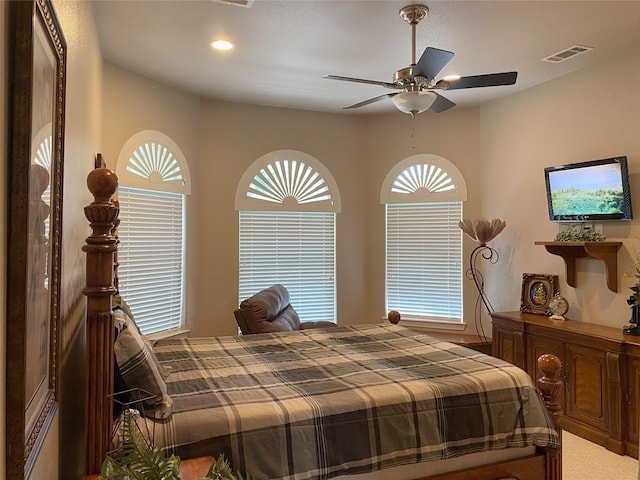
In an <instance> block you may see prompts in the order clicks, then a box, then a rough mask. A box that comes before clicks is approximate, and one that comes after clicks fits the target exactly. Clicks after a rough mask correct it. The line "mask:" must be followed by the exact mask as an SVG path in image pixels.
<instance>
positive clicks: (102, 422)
mask: <svg viewBox="0 0 640 480" xmlns="http://www.w3.org/2000/svg"><path fill="white" fill-rule="evenodd" d="M87 186H88V187H89V190H90V191H91V193H92V194H93V196H94V201H93V202H92V203H91V204H90V205H88V206H86V207H85V209H84V213H85V216H86V217H87V219H88V220H89V222H90V225H91V229H92V232H91V235H89V237H87V239H86V245H84V246H83V247H82V250H83V251H84V252H86V254H87V268H86V271H87V274H86V287H85V288H84V290H83V291H82V293H84V294H85V295H86V296H87V323H86V390H87V391H86V395H87V396H86V398H87V402H86V404H85V405H86V414H85V415H86V417H85V418H86V465H85V471H86V473H97V472H99V471H100V466H101V465H102V462H103V460H104V457H105V454H106V453H107V452H108V451H109V450H111V428H112V425H113V419H112V415H113V410H112V401H111V398H110V397H109V395H110V394H111V393H113V313H112V311H111V298H112V296H113V294H114V293H115V292H116V288H115V286H114V282H113V278H114V264H113V261H114V254H115V252H116V249H117V243H116V238H115V237H114V236H113V229H114V228H115V225H116V221H117V218H118V211H119V209H118V207H117V205H115V204H114V203H113V202H112V201H111V196H112V195H113V194H114V193H115V191H116V189H117V188H118V177H116V175H115V173H113V172H112V171H111V170H108V169H106V168H97V169H95V170H93V171H92V172H91V173H90V174H89V176H88V177H87Z"/></svg>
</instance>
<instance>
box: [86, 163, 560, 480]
mask: <svg viewBox="0 0 640 480" xmlns="http://www.w3.org/2000/svg"><path fill="white" fill-rule="evenodd" d="M87 186H88V188H89V191H90V192H91V193H92V195H93V197H94V201H93V202H92V203H91V204H90V205H88V206H86V207H85V215H86V217H87V219H88V220H89V222H90V227H91V230H92V232H91V234H90V235H89V237H87V239H86V244H85V245H84V246H83V248H82V250H83V251H84V252H85V253H86V254H87V258H86V287H85V288H84V290H83V293H84V294H85V295H86V296H87V325H86V408H85V410H86V419H85V421H86V429H85V431H86V441H85V445H86V462H85V473H86V474H87V475H90V474H95V473H96V472H99V471H100V467H101V465H102V462H103V460H104V458H105V455H106V453H107V452H108V451H110V450H111V435H112V426H113V422H112V401H111V399H110V397H109V395H111V394H112V393H113V375H114V363H113V358H114V355H113V342H114V338H113V336H114V335H113V314H112V310H111V308H112V297H113V295H114V294H115V293H116V292H117V275H116V271H117V267H118V261H117V249H118V239H117V236H116V228H117V226H118V223H119V220H118V213H119V206H118V203H117V202H116V201H113V200H112V196H113V195H114V194H115V192H116V190H117V187H118V178H117V176H116V175H115V173H114V172H113V171H111V170H109V169H106V168H97V169H95V170H93V171H92V172H91V173H90V174H89V176H88V178H87ZM538 364H539V367H540V371H542V372H543V377H542V378H540V379H538V380H537V385H538V389H539V391H540V393H541V395H542V397H543V399H544V401H545V403H546V405H547V408H548V409H549V412H550V414H551V417H552V419H553V421H554V423H555V425H556V426H557V428H558V432H559V433H560V434H561V430H560V427H559V418H560V416H561V414H562V412H561V406H560V403H559V402H558V394H559V392H560V389H561V386H562V383H561V381H560V380H559V376H560V369H561V364H560V360H559V359H558V358H557V357H555V356H554V355H550V354H547V355H542V356H541V357H540V359H539V360H538ZM561 467H562V457H561V452H558V451H543V450H541V451H539V452H538V453H537V454H536V455H534V456H530V457H525V458H522V459H516V460H510V461H507V462H501V463H495V464H491V465H486V466H481V467H476V468H473V469H469V470H464V471H456V472H450V473H446V474H441V475H435V476H429V477H423V478H421V479H419V480H499V479H506V478H517V479H518V480H526V479H531V480H541V479H544V480H561V478H562V472H561ZM183 480H186V479H183Z"/></svg>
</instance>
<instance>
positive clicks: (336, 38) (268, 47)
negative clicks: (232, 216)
mask: <svg viewBox="0 0 640 480" xmlns="http://www.w3.org/2000/svg"><path fill="white" fill-rule="evenodd" d="M222 1H223V0H206V1H190V0H179V1H178V0H174V1H168V0H160V1H150V0H144V1H113V0H94V1H93V4H94V13H95V20H96V23H97V27H98V35H99V39H100V43H101V46H102V49H103V55H104V58H105V60H106V61H108V62H111V63H114V64H117V65H120V66H122V67H125V68H127V69H129V70H132V71H135V72H138V73H140V74H142V75H145V76H147V77H150V78H153V79H156V80H158V81H160V82H163V83H167V84H169V85H175V86H176V87H179V88H181V89H184V90H187V91H192V92H196V93H199V94H201V95H203V96H207V97H212V98H217V99H222V100H228V101H233V102H243V103H251V104H258V105H268V106H276V107H289V108H299V109H306V110H315V111H326V112H343V111H344V110H343V107H345V106H347V105H351V104H354V103H357V102H360V101H363V100H366V99H368V98H371V97H375V96H378V95H382V94H385V93H390V92H392V91H394V90H389V89H385V88H384V87H382V86H376V85H367V84H359V83H351V82H341V81H336V80H329V79H325V78H322V76H323V75H326V74H333V75H341V76H347V77H358V78H364V79H370V80H378V81H385V82H387V81H388V82H391V81H392V80H393V74H394V72H395V71H396V70H398V69H400V68H404V67H407V66H409V65H410V64H411V27H410V26H409V25H408V24H407V23H406V22H405V21H404V20H402V19H401V18H400V16H399V15H398V12H399V10H400V8H402V7H403V6H405V5H408V4H411V3H423V4H425V5H427V6H428V7H429V10H430V12H429V15H428V17H427V18H426V19H425V20H423V21H422V22H421V23H420V24H418V26H417V28H416V33H417V35H416V36H417V38H416V43H417V52H416V56H417V57H418V58H419V57H420V55H421V53H422V51H423V50H424V49H425V47H427V46H429V47H436V48H440V49H443V50H449V51H452V52H454V53H455V57H454V58H453V60H451V62H449V64H448V65H447V66H445V68H444V69H443V70H442V72H441V74H440V75H439V76H438V78H442V76H444V75H447V74H453V73H456V74H460V75H478V74H485V73H495V72H506V71H517V72H518V80H517V83H516V84H515V85H513V86H499V87H487V88H476V89H467V90H455V91H448V92H444V93H442V94H443V96H445V97H447V98H448V99H449V100H452V101H454V102H455V103H456V104H458V105H473V104H476V103H478V102H482V101H487V100H491V99H493V98H497V97H499V96H503V95H510V94H513V93H515V92H517V91H520V90H523V89H526V88H529V87H531V86H534V85H537V84H539V83H542V82H545V81H547V80H550V79H552V78H555V77H558V76H561V75H564V74H566V73H569V72H571V71H574V70H577V69H580V68H584V67H586V66H588V65H592V64H595V63H598V62H601V61H602V60H603V59H605V58H607V57H609V56H611V55H614V54H615V53H616V52H618V51H622V50H624V49H626V48H629V47H631V46H633V45H639V44H640V0H626V1H614V0H607V1H578V0H573V1H555V0H547V1H521V0H509V1H493V0H491V1H482V0H475V1H462V0H460V1H457V0H445V1H442V0H440V1H425V2H411V0H408V1H382V0H380V1H379V0H346V1H344V0H343V1H333V0H279V1H271V0H255V1H254V2H253V3H252V4H251V6H250V7H244V6H237V5H229V4H224V3H222ZM220 37H224V38H227V39H230V40H232V41H233V42H234V43H235V45H236V46H235V48H234V49H233V50H232V51H230V52H228V53H217V52H215V51H213V50H212V49H211V48H210V47H209V43H210V42H211V41H212V40H214V39H217V38H220ZM574 45H585V46H589V47H594V50H592V51H590V52H587V53H584V54H581V55H578V56H576V57H574V58H571V59H569V60H566V61H564V62H562V63H556V64H554V63H549V62H544V61H542V60H541V59H543V58H545V57H547V56H550V55H552V54H554V53H557V52H559V51H562V50H565V49H567V48H569V47H572V46H574ZM615 75H616V72H611V78H612V81H611V84H607V85H603V88H615ZM394 109H395V107H394V106H393V104H392V102H391V101H390V100H389V99H385V100H383V101H380V102H376V103H374V104H371V105H368V106H365V107H362V108H360V109H356V110H347V112H353V113H373V112H380V111H392V110H394Z"/></svg>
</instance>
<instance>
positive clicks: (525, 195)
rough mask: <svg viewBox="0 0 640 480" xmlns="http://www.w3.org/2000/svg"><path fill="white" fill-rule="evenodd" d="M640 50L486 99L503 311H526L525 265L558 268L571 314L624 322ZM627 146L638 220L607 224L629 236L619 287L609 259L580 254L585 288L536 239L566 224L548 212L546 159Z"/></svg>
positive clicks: (638, 195) (486, 178) (491, 281)
mask: <svg viewBox="0 0 640 480" xmlns="http://www.w3.org/2000/svg"><path fill="white" fill-rule="evenodd" d="M638 132H640V49H638V48H636V49H633V50H631V51H628V52H626V53H625V54H624V55H620V56H619V57H617V58H613V59H610V60H609V61H607V62H606V63H603V64H601V65H599V66H597V67H595V68H591V69H588V70H585V71H580V72H576V73H573V74H569V75H566V76H565V77H562V78H560V79H558V80H555V81H552V82H548V83H546V84H544V85H540V86H538V87H535V88H532V89H529V90H528V91H526V92H524V93H521V94H519V95H514V96H512V97H510V98H507V99H504V100H502V101H498V102H495V103H492V104H489V105H486V106H483V107H482V110H481V138H482V170H481V173H482V182H481V192H482V194H481V199H482V202H481V203H482V214H483V215H485V216H487V217H490V218H491V217H499V218H502V219H504V220H506V221H507V229H506V230H505V232H504V233H503V234H501V235H500V236H499V237H498V238H497V239H496V240H495V244H494V245H495V247H496V248H497V249H498V250H499V251H500V254H501V260H500V262H499V264H498V265H496V266H494V267H491V268H490V269H487V274H486V277H487V282H488V287H489V289H490V290H491V296H492V298H494V299H495V302H494V306H495V307H496V309H497V310H517V309H518V308H519V305H520V289H521V284H522V274H523V273H548V274H558V275H559V277H560V291H561V293H562V294H563V295H564V296H565V297H566V298H567V299H568V300H569V304H570V309H569V312H568V314H567V316H568V317H569V318H572V319H576V320H584V321H586V322H591V323H598V324H603V325H609V326H612V327H619V328H621V327H622V325H624V324H625V323H626V322H627V321H628V320H629V318H630V311H629V307H628V306H627V304H626V299H627V297H628V296H629V295H630V293H631V291H630V290H629V287H630V286H631V285H632V284H633V283H634V280H633V279H631V278H626V277H624V276H623V272H625V271H626V272H630V271H631V269H630V266H631V264H632V262H633V260H634V259H635V257H636V256H637V255H638V254H640V239H639V235H640V142H638V138H639V137H638V135H639V134H638ZM615 155H627V157H628V160H629V172H630V183H631V195H632V200H633V210H634V213H635V220H632V221H630V222H608V223H604V234H605V236H606V237H607V239H608V240H620V241H622V242H623V246H622V248H621V249H620V251H619V253H618V285H619V288H618V290H619V292H618V293H613V292H611V291H609V290H608V289H607V286H606V283H605V278H606V277H605V270H604V264H603V263H602V262H600V261H598V260H595V259H582V260H578V266H577V288H572V287H569V286H568V285H567V283H566V277H565V271H564V263H563V261H562V259H561V258H560V257H557V256H554V255H550V254H548V253H546V251H545V250H544V247H542V246H535V245H534V241H536V240H542V241H544V240H553V237H554V236H555V234H556V233H557V232H558V229H559V227H558V224H556V223H553V222H550V221H549V220H548V216H547V215H548V214H547V204H546V196H545V195H546V193H545V184H544V174H543V169H544V167H547V166H551V165H559V164H563V163H573V162H579V161H583V160H592V159H597V158H604V157H610V156H615Z"/></svg>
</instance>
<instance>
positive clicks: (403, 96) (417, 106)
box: [391, 92, 438, 117]
mask: <svg viewBox="0 0 640 480" xmlns="http://www.w3.org/2000/svg"><path fill="white" fill-rule="evenodd" d="M436 98H438V96H437V95H436V94H435V93H433V92H401V93H398V94H396V95H394V96H393V97H391V101H392V102H393V104H394V105H395V106H396V108H397V109H398V110H400V111H401V112H403V113H408V114H409V115H411V116H412V117H415V116H416V115H417V114H418V113H422V112H424V111H425V110H427V109H428V108H429V107H430V106H431V105H432V104H433V102H435V101H436Z"/></svg>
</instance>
